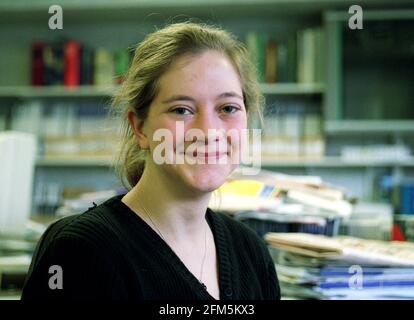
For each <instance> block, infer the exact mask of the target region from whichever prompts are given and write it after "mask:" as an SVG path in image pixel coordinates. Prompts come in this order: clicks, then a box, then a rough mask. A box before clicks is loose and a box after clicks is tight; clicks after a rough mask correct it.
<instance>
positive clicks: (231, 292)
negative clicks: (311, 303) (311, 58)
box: [22, 23, 280, 300]
mask: <svg viewBox="0 0 414 320" xmlns="http://www.w3.org/2000/svg"><path fill="white" fill-rule="evenodd" d="M262 101H263V99H262V96H261V95H260V93H259V90H258V85H257V80H256V78H255V72H254V67H253V65H252V63H251V61H250V60H249V58H248V55H247V51H246V49H245V47H244V45H243V44H241V43H240V42H238V41H237V40H236V39H235V38H234V37H233V36H232V35H230V34H229V33H227V32H225V31H223V30H221V29H218V28H215V27H211V26H206V25H200V24H194V23H178V24H172V25H170V26H168V27H166V28H164V29H161V30H158V31H156V32H154V33H152V34H150V35H148V36H147V37H146V38H145V39H144V41H143V42H142V43H141V44H140V45H139V46H138V47H137V48H136V51H135V56H134V59H133V61H132V64H131V66H130V69H129V72H128V75H127V77H126V80H125V82H124V83H123V85H122V88H121V90H120V91H119V93H118V94H117V96H116V97H115V99H114V101H113V106H114V108H116V110H117V111H120V114H121V115H122V119H123V120H124V127H123V141H122V148H121V150H120V153H119V159H118V160H119V161H118V162H119V163H118V166H117V168H118V170H119V174H120V177H121V178H122V179H123V181H125V182H127V183H128V185H129V192H127V193H126V194H125V195H122V196H118V197H114V198H111V199H109V200H107V201H106V202H104V203H103V204H101V205H99V206H95V207H92V208H90V209H89V210H88V211H87V212H85V213H83V214H80V215H75V216H71V217H67V218H64V219H61V220H60V221H58V222H56V223H54V224H53V225H52V226H51V227H49V229H48V230H47V231H46V233H45V234H44V235H43V237H42V239H41V241H40V242H39V245H38V247H37V249H36V252H35V254H34V256H33V260H32V265H31V267H30V271H29V275H28V278H27V281H26V284H25V287H24V290H23V293H22V299H24V300H29V299H44V298H47V299H143V300H151V299H157V300H158V299H180V300H182V299H185V300H195V299H225V300H228V299H238V300H240V299H279V298H280V291H279V285H278V280H277V276H276V271H275V267H274V264H273V262H272V259H271V257H270V255H269V253H268V251H267V248H266V245H265V243H264V242H263V241H262V240H261V239H260V238H259V237H258V236H256V234H254V232H252V231H251V230H250V229H248V228H246V227H245V226H244V225H242V224H241V223H239V222H236V221H235V220H233V219H232V218H230V217H228V216H226V215H223V214H218V213H215V212H213V211H212V210H210V209H209V208H208V207H207V206H208V203H209V201H210V197H211V195H212V192H213V191H214V190H216V189H217V188H219V187H220V186H221V185H222V184H223V183H224V182H225V180H226V178H227V176H228V175H229V174H230V173H231V172H232V171H233V170H234V168H235V167H236V166H237V163H238V161H237V158H239V156H240V152H241V151H240V145H241V143H240V141H241V139H240V137H241V134H242V133H241V132H242V131H243V130H244V129H246V128H247V121H248V118H249V117H250V116H251V115H252V114H253V113H254V112H259V113H260V108H261V103H262ZM212 129H214V130H212ZM163 130H164V131H163ZM165 130H166V132H167V133H168V132H169V133H171V135H172V137H173V139H172V143H170V145H169V147H167V148H164V150H163V151H162V152H159V150H157V148H159V147H160V146H161V144H162V143H165V142H166V141H167V137H164V139H160V138H159V133H160V132H165ZM191 130H193V131H194V130H195V131H196V132H198V133H200V132H201V133H202V135H200V134H198V135H197V134H188V133H190V132H191ZM197 130H198V131H197ZM228 131H232V132H233V134H232V135H231V136H230V135H226V134H225V133H226V132H228ZM211 132H213V133H211ZM234 132H236V133H237V134H234ZM194 145H196V147H197V148H196V149H194ZM218 146H219V147H218ZM198 147H200V148H198ZM202 147H203V148H202ZM200 150H201V151H200ZM223 150H224V151H223ZM179 156H182V157H184V158H185V160H186V161H184V162H182V161H181V162H180V161H177V159H178V157H179ZM162 157H164V158H166V159H169V160H172V161H170V162H168V161H167V162H165V161H164V162H162V161H160V158H162ZM161 160H162V159H161ZM190 160H193V161H190ZM194 160H196V161H194Z"/></svg>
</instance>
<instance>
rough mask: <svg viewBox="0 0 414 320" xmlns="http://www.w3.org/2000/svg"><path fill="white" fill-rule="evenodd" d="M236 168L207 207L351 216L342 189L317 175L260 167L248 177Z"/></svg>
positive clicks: (229, 209)
mask: <svg viewBox="0 0 414 320" xmlns="http://www.w3.org/2000/svg"><path fill="white" fill-rule="evenodd" d="M245 170H248V169H247V168H243V169H242V170H236V171H235V172H234V173H233V174H232V175H231V176H230V178H229V180H228V181H227V182H226V183H225V184H224V185H223V186H222V187H221V188H219V189H218V192H217V196H215V197H212V200H211V202H210V207H211V208H212V209H215V210H219V211H228V212H238V211H242V210H250V211H270V212H276V213H286V211H289V212H294V213H296V214H301V213H306V214H314V215H324V216H332V214H335V215H337V216H339V217H342V218H347V217H349V216H350V215H351V212H352V204H351V202H350V201H349V199H347V197H346V192H345V191H344V190H343V189H341V188H339V187H337V186H333V185H330V184H328V183H325V182H323V181H322V179H321V178H320V177H316V176H315V177H313V176H293V175H285V174H280V173H274V172H271V171H266V170H261V171H260V174H258V175H255V176H254V178H252V176H251V175H245V174H244V173H245Z"/></svg>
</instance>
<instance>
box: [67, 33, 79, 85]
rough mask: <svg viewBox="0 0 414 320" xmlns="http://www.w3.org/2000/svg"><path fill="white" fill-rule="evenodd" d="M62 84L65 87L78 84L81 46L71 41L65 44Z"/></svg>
mask: <svg viewBox="0 0 414 320" xmlns="http://www.w3.org/2000/svg"><path fill="white" fill-rule="evenodd" d="M64 51H65V52H64V55H65V60H64V63H65V67H64V70H65V71H64V76H63V83H64V85H65V86H67V87H74V86H78V85H79V84H80V64H81V45H80V44H79V43H78V42H76V41H73V40H70V41H68V42H66V43H65V49H64Z"/></svg>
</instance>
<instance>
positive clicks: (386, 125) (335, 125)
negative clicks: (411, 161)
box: [325, 120, 414, 135]
mask: <svg viewBox="0 0 414 320" xmlns="http://www.w3.org/2000/svg"><path fill="white" fill-rule="evenodd" d="M325 133H326V134H331V135H352V134H361V133H384V134H392V133H414V120H329V121H326V122H325Z"/></svg>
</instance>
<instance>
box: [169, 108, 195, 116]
mask: <svg viewBox="0 0 414 320" xmlns="http://www.w3.org/2000/svg"><path fill="white" fill-rule="evenodd" d="M171 112H173V113H175V114H178V115H188V114H192V112H191V111H190V110H188V109H186V108H181V107H178V108H175V109H173V110H171Z"/></svg>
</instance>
